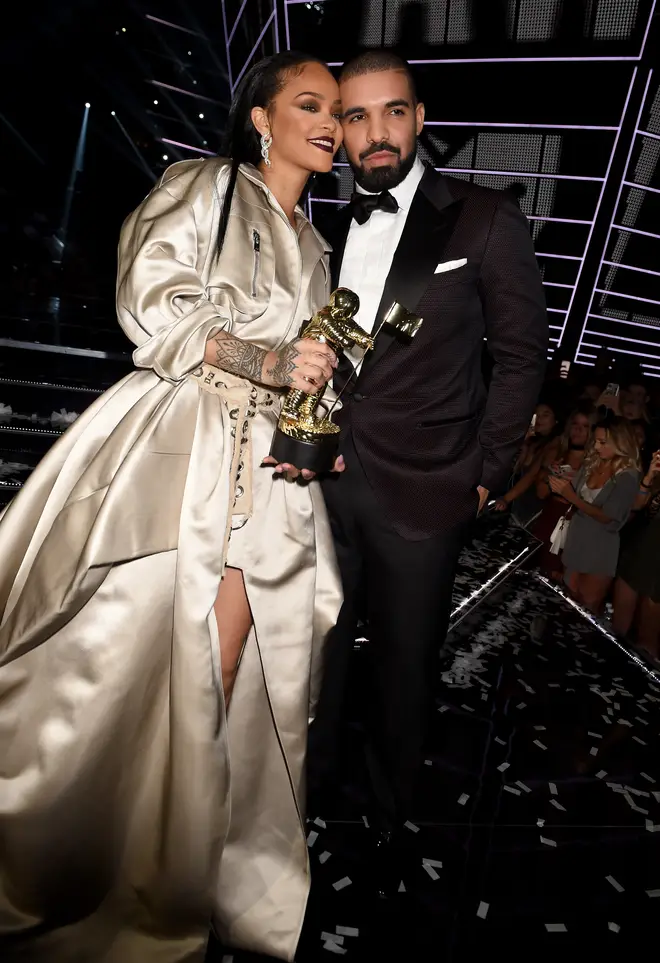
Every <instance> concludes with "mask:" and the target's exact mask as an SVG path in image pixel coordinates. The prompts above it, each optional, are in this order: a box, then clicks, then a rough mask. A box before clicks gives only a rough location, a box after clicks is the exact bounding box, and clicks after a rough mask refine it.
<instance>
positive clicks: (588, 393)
mask: <svg viewBox="0 0 660 963" xmlns="http://www.w3.org/2000/svg"><path fill="white" fill-rule="evenodd" d="M602 393H603V389H602V388H600V387H599V386H598V385H585V386H584V391H583V392H582V397H583V398H588V399H589V400H590V401H593V402H594V404H595V403H596V402H597V401H598V399H599V398H600V396H601V395H602Z"/></svg>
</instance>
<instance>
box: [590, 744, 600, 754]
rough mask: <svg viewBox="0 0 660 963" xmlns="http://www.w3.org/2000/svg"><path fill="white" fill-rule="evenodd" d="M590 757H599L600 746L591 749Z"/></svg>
mask: <svg viewBox="0 0 660 963" xmlns="http://www.w3.org/2000/svg"><path fill="white" fill-rule="evenodd" d="M589 755H590V756H597V755H598V746H592V747H591V749H590V750H589Z"/></svg>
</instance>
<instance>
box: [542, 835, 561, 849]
mask: <svg viewBox="0 0 660 963" xmlns="http://www.w3.org/2000/svg"><path fill="white" fill-rule="evenodd" d="M539 839H540V840H541V842H542V843H543V845H544V846H555V847H556V846H557V843H556V841H555V840H554V839H546V838H545V836H539Z"/></svg>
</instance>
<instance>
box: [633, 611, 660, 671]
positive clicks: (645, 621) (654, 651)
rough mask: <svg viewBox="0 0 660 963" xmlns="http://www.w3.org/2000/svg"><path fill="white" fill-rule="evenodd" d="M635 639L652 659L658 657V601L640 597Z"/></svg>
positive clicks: (659, 645) (659, 639)
mask: <svg viewBox="0 0 660 963" xmlns="http://www.w3.org/2000/svg"><path fill="white" fill-rule="evenodd" d="M637 640H638V643H639V646H640V648H641V649H644V650H645V651H646V652H648V653H649V655H652V656H653V658H654V659H657V658H660V602H652V601H651V599H650V598H647V597H644V598H642V602H641V605H640V607H639V632H638V636H637Z"/></svg>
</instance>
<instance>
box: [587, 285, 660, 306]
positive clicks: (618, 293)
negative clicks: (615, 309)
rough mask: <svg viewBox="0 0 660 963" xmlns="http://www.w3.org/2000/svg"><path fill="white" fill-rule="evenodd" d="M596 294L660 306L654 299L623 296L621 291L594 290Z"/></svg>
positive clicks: (629, 295) (659, 302)
mask: <svg viewBox="0 0 660 963" xmlns="http://www.w3.org/2000/svg"><path fill="white" fill-rule="evenodd" d="M594 294H609V295H610V296H611V297H613V298H628V299H629V300H630V301H643V302H644V304H660V301H655V300H654V299H653V298H640V297H638V296H637V295H636V294H622V293H621V291H606V290H605V288H594Z"/></svg>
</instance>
